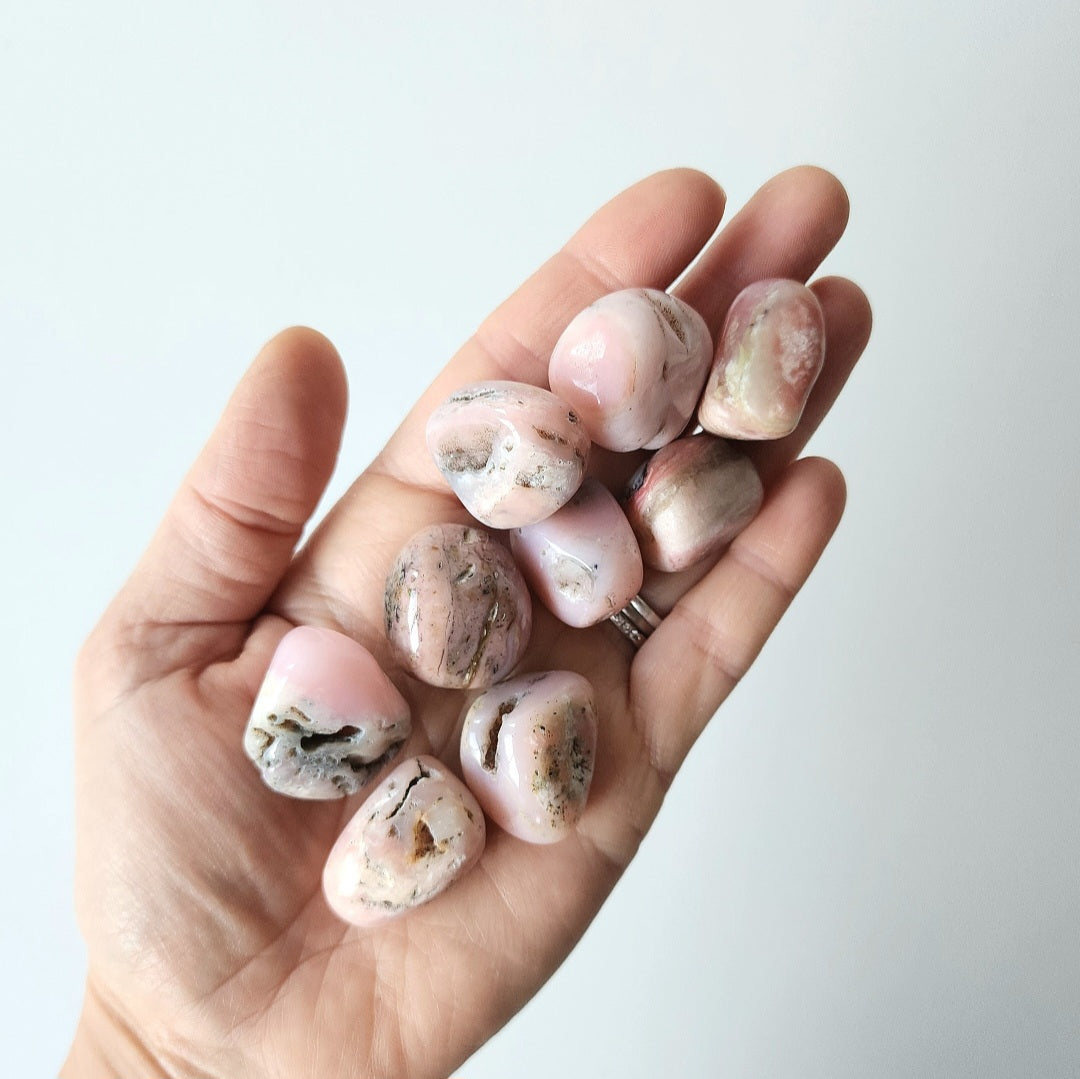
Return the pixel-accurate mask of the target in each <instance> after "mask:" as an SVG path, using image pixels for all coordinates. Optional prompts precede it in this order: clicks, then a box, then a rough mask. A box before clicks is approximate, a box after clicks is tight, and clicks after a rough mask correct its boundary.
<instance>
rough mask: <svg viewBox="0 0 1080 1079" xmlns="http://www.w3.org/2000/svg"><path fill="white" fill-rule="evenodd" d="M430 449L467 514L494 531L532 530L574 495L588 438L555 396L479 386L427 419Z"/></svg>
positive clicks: (506, 385)
mask: <svg viewBox="0 0 1080 1079" xmlns="http://www.w3.org/2000/svg"><path fill="white" fill-rule="evenodd" d="M427 444H428V449H429V450H430V451H431V454H432V456H433V457H434V458H435V464H436V465H438V467H439V471H440V472H442V474H443V476H445V477H446V482H447V483H449V484H450V486H451V487H452V488H453V490H454V493H455V494H456V495H457V496H458V498H460V499H461V502H462V504H463V505H464V506H465V508H466V509H467V510H468V511H469V512H470V513H471V514H472V515H473V516H474V517H475V518H476V519H477V520H478V521H482V522H483V523H484V524H486V525H490V526H491V527H492V528H516V527H518V526H519V525H528V524H534V523H535V522H536V521H540V520H542V519H543V518H545V517H548V516H550V515H551V514H552V513H554V512H555V511H556V510H557V509H558V508H559V507H560V506H561V505H563V504H564V503H565V502H566V501H567V499H569V498H570V496H571V495H572V494H573V493H574V492H575V491H576V490H577V489H578V487H579V486H580V485H581V481H582V479H583V478H584V476H585V465H586V462H587V461H588V457H589V447H590V443H589V435H588V433H587V432H586V430H585V428H584V426H583V425H582V423H581V421H580V420H579V418H578V416H577V414H576V413H575V412H574V410H573V409H572V408H570V407H569V406H568V405H567V404H566V403H565V402H564V401H560V400H559V398H557V397H556V396H555V395H554V394H553V393H549V392H548V391H547V390H542V389H540V387H538V386H530V385H527V384H526V383H523V382H478V383H475V384H474V385H472V386H466V387H465V388H464V389H461V390H458V392H457V393H455V394H452V395H451V396H450V398H449V399H448V400H447V401H446V402H445V403H444V404H442V405H440V406H439V408H437V409H436V410H435V412H434V413H432V416H431V419H430V420H428V425H427Z"/></svg>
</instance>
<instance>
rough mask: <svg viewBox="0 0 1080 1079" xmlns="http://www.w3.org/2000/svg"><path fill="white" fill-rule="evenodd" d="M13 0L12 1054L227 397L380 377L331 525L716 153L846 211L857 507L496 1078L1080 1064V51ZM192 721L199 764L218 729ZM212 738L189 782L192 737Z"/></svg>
mask: <svg viewBox="0 0 1080 1079" xmlns="http://www.w3.org/2000/svg"><path fill="white" fill-rule="evenodd" d="M314 7H316V5H302V4H300V3H292V4H286V3H283V2H280V0H279V2H273V3H264V4H255V3H232V2H225V3H213V4H211V3H207V2H205V0H194V2H192V3H189V4H186V5H183V6H182V7H179V6H175V7H171V8H170V9H169V10H165V9H163V8H162V7H160V6H157V5H143V4H136V3H134V2H127V3H121V2H117V0H106V2H103V3H98V4H94V5H77V4H67V3H59V2H56V0H46V2H43V3H37V4H34V5H22V6H15V5H8V6H7V9H6V10H5V13H4V18H3V20H2V27H0V131H2V132H3V165H2V167H0V357H2V359H0V362H2V364H3V375H4V378H3V382H4V387H5V400H6V406H7V407H6V410H5V421H4V424H3V426H2V435H0V437H2V438H3V452H4V461H5V463H4V467H3V473H2V475H3V494H4V504H5V506H6V507H7V510H8V520H7V527H6V528H5V529H4V531H3V538H2V540H0V543H2V545H3V546H2V550H3V556H4V557H3V564H4V566H5V567H6V568H5V573H4V594H5V600H6V603H5V606H6V611H5V614H4V617H3V619H2V620H0V623H2V627H0V647H2V654H3V656H4V661H5V671H6V684H7V685H8V691H7V692H8V696H7V699H6V705H7V707H6V709H5V711H6V720H7V721H6V725H5V726H6V730H5V735H4V744H5V749H6V754H7V761H8V767H7V769H6V781H5V783H4V785H3V788H2V793H0V807H2V811H3V817H4V819H5V821H6V826H5V828H4V830H3V835H2V844H3V845H2V853H0V864H3V865H4V866H5V867H6V871H5V874H4V877H5V881H6V884H5V885H4V887H3V889H2V890H0V924H2V925H3V927H4V928H3V952H4V956H5V960H6V967H7V975H6V976H5V978H4V979H3V982H2V985H0V1005H2V1006H0V1016H2V1019H0V1027H2V1029H3V1035H4V1036H3V1042H4V1045H5V1046H6V1048H5V1060H6V1061H7V1062H8V1064H9V1065H10V1068H11V1070H10V1074H11V1075H12V1076H16V1075H18V1076H23V1075H25V1076H31V1075H52V1074H55V1072H56V1070H57V1068H58V1067H59V1064H60V1061H61V1059H62V1057H63V1054H64V1052H65V1050H66V1047H67V1044H68V1040H69V1038H70V1035H71V1033H72V1031H73V1028H74V1023H75V1018H76V1015H77V1011H78V1006H79V1001H80V997H81V991H82V985H81V983H82V978H83V974H84V962H85V956H84V953H83V950H82V944H81V941H80V938H79V936H78V933H77V930H76V927H75V924H74V918H73V914H72V900H71V887H72V880H71V863H72V849H73V800H72V790H71V787H72V748H71V739H70V706H69V684H70V667H71V662H72V658H73V655H74V652H75V650H76V648H77V647H78V644H79V642H80V640H81V639H82V637H83V636H84V635H85V633H86V632H87V631H88V629H89V628H90V626H91V625H92V623H93V621H94V620H95V618H96V616H97V614H98V612H99V611H100V610H101V609H102V607H103V606H104V605H105V603H106V602H107V600H108V599H109V597H110V596H111V595H112V593H113V592H114V591H115V589H116V588H117V587H118V585H119V584H120V583H121V581H122V580H123V578H124V576H125V574H126V573H127V571H128V570H129V568H130V567H131V566H132V564H133V562H134V560H135V558H136V556H137V554H138V553H139V551H140V550H141V549H142V547H143V545H144V543H145V542H146V540H147V538H148V536H149V534H150V532H151V531H152V529H153V527H154V525H155V523H156V521H157V519H158V517H159V516H160V514H161V512H162V510H163V508H164V506H165V504H166V502H167V500H168V498H169V495H170V494H171V491H172V489H173V488H174V486H175V485H176V483H177V482H178V480H179V478H180V476H181V475H182V473H183V471H184V469H185V468H186V465H187V463H188V461H189V460H190V459H191V457H192V456H193V455H194V453H195V451H196V449H197V448H198V446H199V445H200V443H201V442H202V440H203V438H204V437H205V436H206V434H207V433H208V432H209V430H210V428H211V425H212V424H213V421H214V419H215V417H216V415H217V412H218V410H219V409H220V407H221V405H222V404H223V402H224V400H225V398H226V396H227V394H228V392H229V390H230V388H231V387H232V385H233V383H234V382H235V381H236V379H237V378H238V377H239V375H240V373H241V372H242V371H243V369H244V367H245V366H246V364H247V362H248V360H249V359H250V358H251V357H252V356H253V355H254V353H255V352H256V350H257V349H258V347H259V346H260V344H261V343H262V341H263V340H264V339H265V338H267V337H269V336H270V335H271V334H272V333H274V332H275V331H276V330H278V329H279V328H281V327H283V326H285V325H287V324H290V323H295V322H303V323H308V324H310V325H313V326H315V327H317V328H319V329H321V330H322V331H323V332H325V333H326V334H328V335H329V337H330V338H331V339H332V340H333V341H334V342H335V344H336V345H337V347H338V348H339V349H340V351H341V353H342V354H343V356H344V357H345V360H346V363H347V366H348V369H349V374H350V379H351V383H352V411H351V417H350V425H349V428H348V432H347V436H346V442H345V447H344V451H343V454H342V457H341V461H340V466H339V471H338V475H337V476H336V478H335V481H334V484H333V487H332V489H331V492H330V497H331V498H333V497H336V496H337V495H338V494H340V493H341V492H342V491H343V489H344V488H345V486H346V485H347V484H348V482H349V480H350V479H351V477H352V476H353V475H354V474H355V473H356V472H357V471H359V470H360V469H362V468H363V467H364V465H365V464H366V463H367V462H368V460H369V459H370V458H371V456H372V455H373V454H374V452H375V450H376V449H377V447H378V446H379V445H381V443H382V441H383V440H384V439H385V437H386V436H387V435H388V434H389V433H390V431H391V430H392V428H393V426H394V424H395V422H396V420H397V418H398V417H399V416H400V415H401V413H402V412H403V411H404V409H405V407H406V406H407V405H408V404H409V403H410V402H411V401H412V400H413V398H414V397H415V396H416V395H417V393H418V392H419V390H420V389H421V388H422V387H423V386H424V385H425V384H426V382H427V381H428V380H429V379H430V378H431V377H432V375H433V374H434V373H435V371H436V370H437V369H438V368H439V367H440V366H441V365H442V363H443V362H444V361H445V359H446V358H447V357H448V356H449V355H450V354H451V353H452V352H453V350H454V349H455V348H456V347H457V345H458V344H459V343H460V342H461V341H462V340H463V339H464V338H465V337H466V336H467V335H468V334H469V333H470V332H471V330H472V329H473V327H474V326H475V325H476V324H477V323H478V322H479V320H480V319H481V318H482V317H483V315H484V314H486V312H487V311H488V310H489V309H490V308H491V307H492V306H494V304H495V303H496V302H498V301H499V300H500V299H501V298H502V297H503V296H504V295H505V294H506V293H507V292H509V291H510V290H511V289H512V288H513V287H514V286H515V285H516V284H517V283H518V282H519V281H520V280H521V279H522V278H523V277H524V276H525V275H526V274H527V273H529V272H530V271H531V270H532V269H533V268H534V267H535V266H536V265H537V264H538V263H539V262H540V261H541V260H542V259H544V258H545V257H546V256H547V255H548V254H549V253H550V252H551V251H552V250H553V249H554V248H555V247H556V246H558V245H559V244H560V243H561V242H562V241H563V239H565V237H566V236H567V235H568V234H569V232H570V231H571V230H572V229H573V228H575V227H576V226H577V224H578V223H579V222H580V221H582V220H583V219H584V218H585V216H586V215H587V214H589V213H590V212H591V211H592V210H593V209H594V208H595V207H596V206H597V205H598V204H599V203H601V202H603V201H605V200H606V199H607V198H608V197H610V196H611V195H612V194H614V193H615V192H616V191H617V190H618V189H620V188H621V187H623V186H625V185H627V184H628V183H630V182H632V181H634V180H636V179H638V178H640V177H641V176H643V175H645V174H646V173H648V172H651V171H653V170H655V169H658V168H664V167H668V166H671V165H684V164H685V165H694V166H696V167H698V168H702V169H705V170H707V171H709V172H711V173H712V174H713V175H714V176H716V178H717V179H718V180H719V181H720V182H721V183H722V184H723V185H724V187H725V188H726V189H727V192H728V195H729V202H730V205H731V207H732V208H733V209H734V208H737V207H738V206H739V205H741V204H742V202H744V201H745V199H746V198H747V197H748V196H749V195H750V194H751V192H752V191H753V189H754V188H755V187H756V186H757V185H758V184H760V183H761V182H762V181H764V180H765V179H766V178H768V177H769V176H770V175H771V174H772V173H774V172H776V171H777V170H779V169H781V168H785V167H787V166H789V165H792V164H797V163H801V162H807V161H808V162H813V163H816V164H820V165H824V166H826V167H828V168H830V169H832V170H833V171H835V172H836V173H837V174H838V175H839V176H840V178H841V179H842V180H843V181H844V183H845V184H846V185H847V187H848V190H849V192H850V195H851V200H852V218H851V225H850V228H849V231H848V235H847V236H846V238H845V239H844V240H843V241H842V242H841V244H840V246H839V248H838V250H837V251H836V253H835V254H834V255H833V256H832V257H831V258H830V260H829V262H828V264H827V266H826V270H827V271H829V272H838V273H844V274H847V275H850V276H852V277H854V278H855V279H856V280H858V281H860V282H861V283H862V284H863V285H864V287H865V288H866V290H867V292H868V293H869V295H870V298H871V301H872V302H873V304H874V308H875V316H876V327H875V334H874V338H873V340H872V342H871V345H870V348H869V350H868V353H867V355H866V357H865V359H864V362H863V366H862V367H861V369H860V370H858V371H857V372H856V374H855V375H854V377H853V379H852V381H851V383H850V385H849V387H848V389H847V391H846V393H845V395H844V397H843V398H842V400H841V402H840V404H839V405H838V407H837V408H836V410H835V412H834V415H833V416H832V417H831V418H830V420H829V421H828V423H827V424H826V426H825V427H824V428H823V429H822V431H821V433H820V434H819V436H818V437H817V438H816V439H815V441H814V443H813V444H812V446H811V449H812V451H814V452H817V453H821V454H825V455H827V456H830V457H832V458H834V459H835V460H836V461H837V462H838V463H839V464H840V465H841V466H842V467H843V469H844V471H845V472H846V474H847V477H848V482H849V488H850V494H849V506H848V511H847V516H846V519H845V521H844V523H843V525H842V526H841V529H840V532H839V534H838V535H837V537H836V540H835V542H834V543H833V545H832V546H831V548H830V550H829V551H828V552H827V554H826V556H825V558H824V559H823V561H822V563H821V565H820V567H819V568H818V570H817V572H816V574H815V575H814V577H813V578H812V579H811V582H810V584H809V586H808V587H807V589H806V591H805V592H804V593H803V595H802V596H801V597H800V598H799V600H798V601H797V603H796V604H795V607H794V609H793V611H792V612H791V615H790V616H789V618H788V619H787V620H786V621H785V622H784V624H783V625H782V627H781V628H780V630H779V631H778V632H777V634H776V635H775V637H774V638H773V640H772V642H771V643H770V644H769V645H768V646H767V647H766V649H765V652H764V653H763V655H762V657H761V660H760V661H759V663H758V665H757V666H756V667H755V668H754V670H753V672H752V673H751V674H750V676H749V677H748V678H747V679H746V680H745V682H744V684H743V685H742V686H740V688H739V689H738V690H737V691H736V693H735V695H734V696H733V698H732V699H731V700H730V702H729V703H728V705H726V706H725V708H724V709H723V710H722V712H721V713H720V714H719V715H718V717H717V718H716V719H715V720H714V722H713V724H712V726H711V727H710V729H709V730H708V731H707V732H706V734H705V736H704V737H703V738H702V740H701V742H700V743H699V745H698V746H697V748H696V750H695V752H694V753H693V754H692V755H691V757H690V760H689V761H688V763H687V766H686V768H685V771H684V772H683V774H681V775H680V777H679V779H678V780H677V781H676V783H675V785H674V787H673V789H672V791H671V794H670V796H669V798H668V801H667V804H666V805H665V808H664V810H663V812H662V813H661V815H660V818H659V820H658V822H657V824H656V827H655V828H654V830H653V832H652V833H651V834H650V836H649V837H648V839H647V840H646V842H645V844H644V846H643V847H642V850H641V853H640V856H639V857H638V859H637V861H636V862H635V863H634V865H633V866H632V867H631V869H630V871H629V872H628V873H627V875H626V877H625V878H624V880H623V881H622V882H621V883H620V885H619V886H618V887H617V889H616V891H615V893H614V895H613V897H612V898H611V900H610V902H609V903H608V904H607V906H606V907H605V908H604V910H603V912H602V913H601V916H600V917H599V919H598V920H597V922H596V923H595V924H594V926H593V928H592V929H591V930H590V931H589V933H588V934H587V935H586V937H585V939H584V940H583V942H582V944H581V945H580V947H579V948H578V949H577V950H576V951H575V953H574V954H573V955H572V956H571V958H570V959H569V960H568V961H567V962H566V964H565V965H564V966H563V967H562V969H561V970H560V971H559V972H558V974H557V975H556V976H555V977H554V978H553V979H552V980H551V982H550V983H549V984H548V985H547V986H546V988H545V989H544V990H543V991H542V992H541V994H540V995H539V997H538V998H537V999H536V1000H535V1001H534V1002H533V1003H532V1004H531V1005H530V1006H529V1007H528V1008H527V1009H526V1010H525V1011H524V1012H523V1013H522V1014H521V1015H520V1016H519V1017H518V1018H516V1019H515V1020H514V1021H513V1022H511V1024H510V1025H509V1026H508V1027H507V1028H506V1029H505V1030H504V1031H503V1032H502V1033H501V1034H500V1035H498V1036H497V1037H496V1038H495V1040H494V1041H493V1042H491V1043H490V1044H489V1045H487V1046H485V1047H484V1048H483V1049H481V1050H480V1052H479V1053H478V1054H477V1055H476V1056H475V1057H474V1058H473V1059H472V1060H471V1061H469V1063H468V1064H466V1065H465V1066H464V1067H463V1068H462V1069H461V1074H462V1075H463V1076H464V1077H466V1079H496V1077H498V1079H504V1077H506V1076H510V1075H513V1076H515V1077H516V1079H539V1077H541V1076H549V1075H552V1074H558V1075H560V1076H562V1075H565V1076H567V1077H576V1076H582V1077H585V1076H589V1077H599V1076H618V1077H620V1079H646V1077H649V1079H651V1077H653V1076H656V1075H659V1074H669V1073H670V1072H671V1069H672V1067H674V1068H675V1070H676V1071H677V1072H678V1073H679V1074H686V1075H702V1076H704V1075H724V1076H728V1077H744V1076H745V1077H756V1076H763V1075H769V1076H799V1077H800V1079H813V1077H821V1079H825V1077H836V1076H849V1075H850V1076H868V1075H873V1076H876V1077H894V1076H895V1077H900V1076H916V1075H918V1076H923V1075H948V1076H969V1075H970V1076H976V1075H977V1076H980V1077H989V1076H994V1077H996V1076H1003V1077H1004V1076H1034V1075H1037V1076H1040V1077H1042V1079H1047V1077H1057V1076H1066V1075H1070V1076H1071V1075H1076V1074H1077V1072H1078V1071H1080V1034H1078V1032H1077V1017H1078V1015H1080V934H1078V933H1077V926H1078V924H1080V868H1078V867H1080V858H1078V850H1080V795H1078V790H1080V784H1078V777H1080V674H1078V653H1080V647H1078V645H1080V616H1078V613H1077V612H1078V608H1080V589H1078V584H1080V582H1078V577H1080V572H1078V552H1080V512H1078V510H1080V478H1078V477H1080V469H1078V463H1080V454H1078V449H1080V446H1078V439H1077V435H1076V433H1075V423H1076V420H1075V413H1076V406H1077V403H1078V401H1080V364H1078V362H1077V351H1078V348H1077V343H1078V341H1080V303H1078V302H1077V296H1078V295H1080V211H1078V209H1077V205H1078V204H1077V199H1076V196H1077V191H1078V179H1077V178H1078V175H1080V135H1078V132H1080V77H1078V74H1077V60H1076V57H1077V55H1078V52H1080V16H1078V14H1077V9H1076V6H1075V4H1065V3H1044V4H1041V5H1025V7H1027V8H1029V9H1030V10H1027V11H1024V12H1021V11H1019V10H1014V8H1015V7H1016V6H1015V5H1006V4H1000V3H995V4H989V5H988V4H986V3H980V4H976V3H974V2H971V0H963V2H962V3H961V4H959V5H953V6H952V7H950V8H948V9H946V8H943V7H942V6H940V5H937V4H930V3H927V2H925V0H916V2H915V3H912V4H907V5H903V6H902V7H901V6H900V5H896V6H894V8H895V9H894V10H888V9H883V10H876V7H877V6H875V7H874V8H872V7H870V6H869V5H856V4H844V3H840V2H836V0H822V2H820V3H816V4H802V3H794V2H786V3H778V4H773V5H753V6H752V5H746V6H745V8H736V7H734V6H731V5H711V4H710V5H706V4H703V3H700V4H694V3H679V2H674V3H671V4H668V5H666V6H665V7H663V8H660V7H657V6H655V5H646V4H643V3H639V2H632V3H627V2H625V0H623V2H620V3H614V2H604V3H595V4H581V5H579V4H573V5H571V4H568V3H567V4H531V5H510V6H507V5H496V4H487V5H480V4H468V3H465V4H454V5H448V6H444V5H435V4H430V5H426V6H425V5H419V6H418V7H416V8H410V9H408V10H404V9H399V12H400V13H395V14H392V15H391V14H387V13H386V12H384V11H382V10H380V9H377V8H375V7H374V6H370V5H367V4H362V3H361V4H357V3H349V4H346V3H340V2H339V3H327V4H322V5H318V10H317V11H313V10H312V9H313V8H314ZM181 733H182V732H181ZM192 753H193V754H197V753H198V747H197V746H194V745H193V746H192Z"/></svg>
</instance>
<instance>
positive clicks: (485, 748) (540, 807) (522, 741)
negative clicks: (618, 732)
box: [461, 671, 596, 843]
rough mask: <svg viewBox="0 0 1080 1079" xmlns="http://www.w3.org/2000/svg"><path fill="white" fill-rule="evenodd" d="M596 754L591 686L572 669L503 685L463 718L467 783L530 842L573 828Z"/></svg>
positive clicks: (487, 808) (498, 819)
mask: <svg viewBox="0 0 1080 1079" xmlns="http://www.w3.org/2000/svg"><path fill="white" fill-rule="evenodd" d="M595 757H596V706H595V704H594V694H593V688H592V686H591V685H590V684H589V682H588V681H587V680H586V679H584V678H582V677H581V675H579V674H574V673H573V672H571V671H546V672H542V673H539V674H528V675H524V676H523V677H521V678H512V679H510V680H509V681H507V682H500V683H499V684H498V685H497V686H493V687H492V688H491V689H489V690H487V692H485V693H482V694H481V695H480V696H479V697H477V698H476V700H475V701H473V703H472V705H471V706H470V708H469V710H468V712H467V713H466V715H465V725H464V727H463V728H462V732H461V768H462V771H463V772H464V775H465V782H466V783H468V784H469V788H470V790H472V792H473V793H474V794H475V795H476V797H477V799H478V800H479V802H480V804H481V805H482V806H483V807H484V812H486V813H487V815H488V816H489V817H490V818H491V819H492V821H494V822H495V823H496V824H497V825H498V826H499V827H500V828H502V829H503V830H505V831H507V832H509V833H510V834H511V835H514V836H517V837H518V839H524V840H526V841H527V842H529V843H555V842H557V841H558V840H560V839H562V838H563V837H564V836H566V835H567V833H568V832H570V831H571V830H572V829H573V827H574V825H575V824H576V823H577V821H578V819H579V818H580V817H581V814H582V812H583V811H584V809H585V802H586V799H587V798H588V795H589V784H590V783H591V782H592V774H593V763H594V760H595Z"/></svg>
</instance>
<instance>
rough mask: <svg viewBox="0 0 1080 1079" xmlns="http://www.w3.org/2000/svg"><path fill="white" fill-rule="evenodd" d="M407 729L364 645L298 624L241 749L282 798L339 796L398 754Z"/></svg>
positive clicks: (395, 696) (274, 665)
mask: <svg viewBox="0 0 1080 1079" xmlns="http://www.w3.org/2000/svg"><path fill="white" fill-rule="evenodd" d="M410 729H411V722H410V718H409V706H408V704H406V702H405V699H404V698H403V697H402V696H401V694H400V693H398V691H397V690H396V689H395V688H394V685H393V683H392V682H391V681H390V679H389V678H387V677H386V675H385V674H384V673H383V671H382V670H381V668H380V667H379V664H378V663H377V662H376V660H375V657H374V656H372V654H371V653H370V652H369V651H368V650H367V649H366V648H365V647H364V646H363V645H362V644H360V643H358V642H357V641H354V640H353V639H352V638H351V637H346V636H345V635H344V634H342V633H336V632H334V631H333V630H330V629H320V628H316V627H314V626H297V627H296V628H295V629H292V630H290V631H289V632H288V633H286V634H285V636H284V637H283V638H282V639H281V643H280V644H279V645H278V647H277V651H276V652H275V653H274V656H273V659H272V660H271V661H270V668H269V670H268V671H267V674H266V678H265V679H264V681H263V684H262V687H261V688H260V690H259V693H258V695H257V696H256V698H255V704H254V706H253V708H252V712H251V718H250V719H249V720H248V725H247V730H246V731H245V733H244V749H245V751H246V752H247V755H248V756H249V757H250V758H251V759H252V760H253V761H254V762H255V764H256V765H257V766H258V768H259V771H260V772H261V773H262V777H263V779H264V780H265V781H266V783H267V784H268V785H269V786H270V787H273V789H274V790H276V791H279V792H280V793H282V794H288V795H291V796H292V797H294V798H343V797H344V796H345V795H347V794H356V793H357V792H359V791H361V790H362V789H363V788H364V787H365V786H366V785H367V784H368V783H369V782H370V781H371V780H372V779H373V778H374V777H375V774H376V773H377V772H378V771H379V770H380V769H381V768H382V767H383V766H384V765H385V764H387V763H388V762H389V761H391V760H392V759H393V758H394V757H395V756H396V754H397V752H398V750H399V749H400V747H401V743H402V742H403V741H404V740H405V739H406V738H407V737H408V735H409V731H410Z"/></svg>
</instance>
